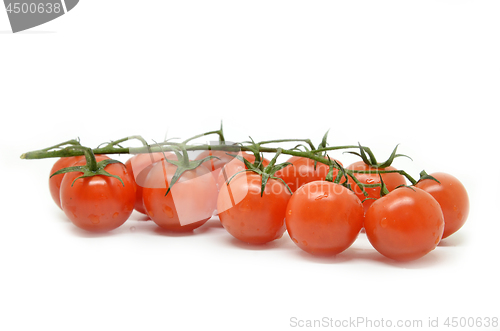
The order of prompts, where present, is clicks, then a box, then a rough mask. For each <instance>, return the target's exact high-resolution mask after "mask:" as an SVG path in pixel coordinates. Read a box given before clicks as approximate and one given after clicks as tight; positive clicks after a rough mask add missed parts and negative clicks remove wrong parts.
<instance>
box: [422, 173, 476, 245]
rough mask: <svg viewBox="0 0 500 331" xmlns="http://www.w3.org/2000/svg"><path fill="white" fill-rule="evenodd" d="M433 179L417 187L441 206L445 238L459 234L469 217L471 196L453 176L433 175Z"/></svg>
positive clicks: (426, 180)
mask: <svg viewBox="0 0 500 331" xmlns="http://www.w3.org/2000/svg"><path fill="white" fill-rule="evenodd" d="M431 176H432V177H434V178H436V179H437V180H438V181H439V183H438V182H436V181H435V180H432V179H424V180H422V181H419V182H418V183H417V184H416V185H415V186H416V187H418V188H421V189H422V190H424V191H426V192H428V193H430V194H431V195H432V196H433V197H434V199H436V200H437V202H438V203H439V205H440V206H441V210H442V211H443V216H444V233H443V238H447V237H449V236H450V235H452V234H453V233H455V232H457V231H458V230H459V229H460V228H461V227H462V226H463V225H464V224H465V221H466V220H467V216H468V215H469V196H468V195H467V191H466V190H465V187H464V186H463V184H462V183H461V182H460V181H459V180H458V179H457V178H455V177H453V176H452V175H449V174H446V173H442V172H438V173H433V174H431Z"/></svg>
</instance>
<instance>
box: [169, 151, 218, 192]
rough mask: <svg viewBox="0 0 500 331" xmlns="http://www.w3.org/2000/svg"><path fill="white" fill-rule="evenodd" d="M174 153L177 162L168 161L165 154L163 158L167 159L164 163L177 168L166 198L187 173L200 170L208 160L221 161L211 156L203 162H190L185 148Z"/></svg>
mask: <svg viewBox="0 0 500 331" xmlns="http://www.w3.org/2000/svg"><path fill="white" fill-rule="evenodd" d="M174 153H175V155H176V156H177V161H175V160H169V159H167V157H166V156H165V153H163V156H164V157H165V160H164V161H165V162H167V163H170V164H172V165H174V166H176V167H177V168H176V169H175V173H174V175H173V176H172V179H171V180H170V183H169V185H168V189H167V192H166V193H165V196H167V195H168V193H170V190H171V189H172V186H174V184H175V183H176V182H177V181H178V180H179V178H180V177H181V176H182V175H183V174H184V173H185V172H186V171H192V170H194V169H196V168H198V167H199V166H201V164H202V163H204V162H206V161H208V160H211V159H219V158H218V157H217V156H213V155H210V156H207V157H205V158H203V159H201V160H194V161H191V160H189V156H188V153H187V150H186V149H185V148H181V151H179V150H174Z"/></svg>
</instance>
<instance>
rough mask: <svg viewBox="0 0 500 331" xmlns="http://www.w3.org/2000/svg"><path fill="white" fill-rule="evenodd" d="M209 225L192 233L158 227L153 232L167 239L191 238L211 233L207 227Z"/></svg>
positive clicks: (204, 225) (191, 231)
mask: <svg viewBox="0 0 500 331" xmlns="http://www.w3.org/2000/svg"><path fill="white" fill-rule="evenodd" d="M206 225H207V224H206V223H205V224H203V225H202V226H200V227H199V228H196V229H194V230H190V231H170V230H167V229H164V228H160V227H159V226H156V227H155V229H154V230H153V232H154V233H155V234H157V235H160V236H165V237H190V236H197V235H201V234H205V233H207V232H209V231H210V230H211V229H210V227H209V226H206Z"/></svg>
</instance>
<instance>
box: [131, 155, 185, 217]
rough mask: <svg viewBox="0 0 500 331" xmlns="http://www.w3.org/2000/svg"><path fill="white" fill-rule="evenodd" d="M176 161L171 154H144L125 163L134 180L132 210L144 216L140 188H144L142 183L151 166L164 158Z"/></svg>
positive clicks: (135, 156) (144, 211)
mask: <svg viewBox="0 0 500 331" xmlns="http://www.w3.org/2000/svg"><path fill="white" fill-rule="evenodd" d="M165 156H166V157H167V158H168V159H177V157H176V156H175V154H173V153H165V155H164V154H163V153H144V154H137V155H134V156H132V157H131V158H130V159H128V160H127V162H125V166H126V167H127V170H128V171H129V172H130V173H131V174H132V177H133V178H134V184H135V187H136V196H135V205H134V208H135V210H137V211H138V212H140V213H142V214H146V210H145V209H144V205H143V204H142V188H143V186H144V181H145V179H146V176H147V174H148V172H149V170H151V165H152V164H153V163H156V162H158V161H161V160H163V159H164V158H165Z"/></svg>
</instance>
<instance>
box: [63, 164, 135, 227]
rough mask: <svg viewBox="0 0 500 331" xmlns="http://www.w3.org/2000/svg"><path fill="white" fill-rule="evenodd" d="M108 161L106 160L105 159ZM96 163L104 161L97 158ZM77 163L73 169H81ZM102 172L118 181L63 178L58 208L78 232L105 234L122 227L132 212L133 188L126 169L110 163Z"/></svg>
mask: <svg viewBox="0 0 500 331" xmlns="http://www.w3.org/2000/svg"><path fill="white" fill-rule="evenodd" d="M106 158H108V157H106ZM96 160H97V161H98V162H99V161H102V160H103V158H101V157H99V156H96ZM84 164H85V161H79V162H77V163H76V164H75V165H84ZM105 170H106V171H107V172H109V173H110V174H112V175H116V176H119V177H120V178H121V179H122V180H123V183H124V185H122V183H121V182H120V181H119V180H118V179H117V178H113V177H108V176H102V175H97V176H93V177H87V178H80V179H77V180H76V181H75V182H74V184H73V186H72V183H73V181H74V180H75V178H77V177H79V176H81V174H82V173H81V172H69V173H67V174H65V176H64V178H63V180H62V183H61V205H62V209H63V211H64V213H65V214H66V216H67V217H68V218H69V219H70V220H71V222H73V224H75V225H76V226H78V227H79V228H81V229H84V230H87V231H91V232H106V231H110V230H113V229H116V228H117V227H119V226H121V225H122V224H123V223H125V221H126V220H127V219H128V218H129V217H130V214H131V213H132V211H133V210H134V201H135V186H134V180H133V178H132V176H131V174H130V173H129V172H128V171H127V168H126V167H125V165H123V164H121V163H113V164H109V165H107V166H106V168H105Z"/></svg>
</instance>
